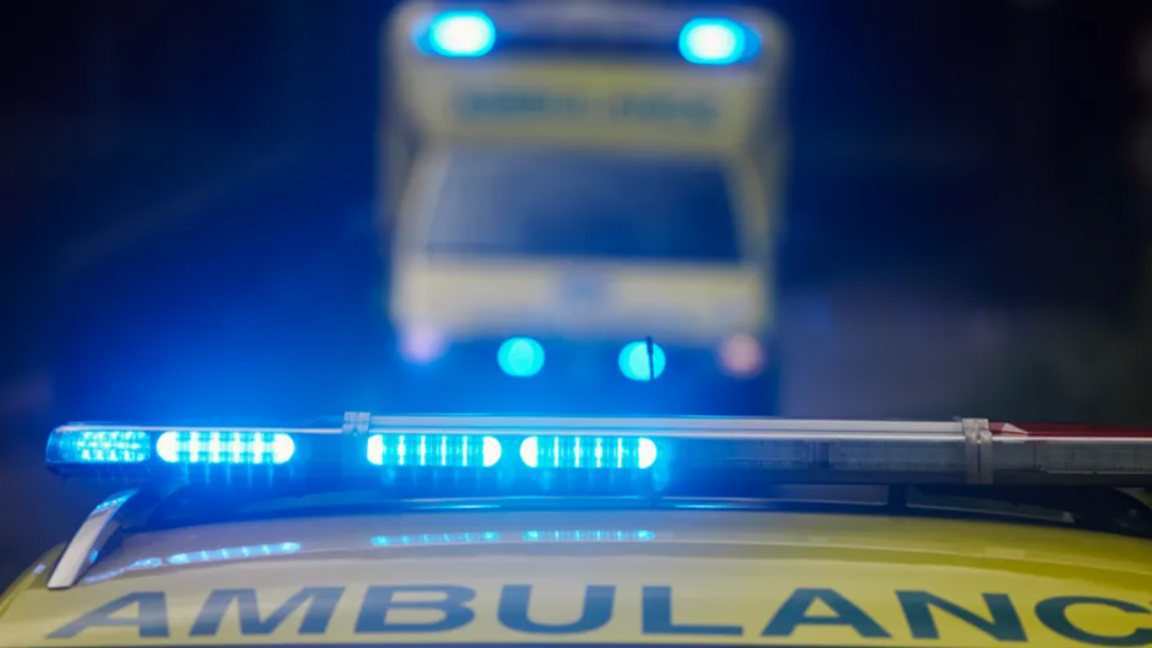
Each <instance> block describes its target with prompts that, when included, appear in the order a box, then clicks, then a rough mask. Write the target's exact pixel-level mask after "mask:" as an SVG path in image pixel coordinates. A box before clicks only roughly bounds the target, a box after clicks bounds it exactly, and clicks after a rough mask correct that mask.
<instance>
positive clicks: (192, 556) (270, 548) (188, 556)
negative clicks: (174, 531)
mask: <svg viewBox="0 0 1152 648" xmlns="http://www.w3.org/2000/svg"><path fill="white" fill-rule="evenodd" d="M297 551H300V545H299V544H296V543H295V542H282V543H280V544H265V545H253V546H250V547H231V548H225V549H214V550H212V551H196V552H192V553H181V554H175V555H173V556H169V557H168V561H167V562H168V564H170V565H190V564H193V563H206V562H221V561H225V560H243V559H245V558H257V557H262V556H276V555H282V554H291V553H296V552H297Z"/></svg>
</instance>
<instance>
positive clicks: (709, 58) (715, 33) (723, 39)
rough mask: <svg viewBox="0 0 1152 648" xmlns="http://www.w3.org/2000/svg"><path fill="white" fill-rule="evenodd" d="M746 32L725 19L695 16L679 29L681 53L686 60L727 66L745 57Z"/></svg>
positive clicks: (741, 27)
mask: <svg viewBox="0 0 1152 648" xmlns="http://www.w3.org/2000/svg"><path fill="white" fill-rule="evenodd" d="M747 50H748V35H747V31H746V30H745V28H744V27H743V26H741V25H740V24H739V23H736V22H733V21H731V20H726V19H724V18H697V19H695V20H692V21H689V22H688V24H687V25H684V28H683V29H682V30H680V54H681V55H683V56H684V60H686V61H688V62H689V63H696V64H699V65H730V64H732V63H735V62H737V61H739V60H740V59H742V58H744V56H745V54H746V53H747Z"/></svg>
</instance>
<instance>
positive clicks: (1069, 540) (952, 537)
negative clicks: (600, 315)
mask: <svg viewBox="0 0 1152 648" xmlns="http://www.w3.org/2000/svg"><path fill="white" fill-rule="evenodd" d="M46 460H47V465H48V468H49V469H50V470H52V471H53V472H55V473H56V474H58V475H59V476H60V477H62V478H65V479H75V480H80V481H85V482H88V483H90V484H91V485H92V486H91V487H100V488H103V489H104V490H105V491H107V492H109V493H111V494H110V495H109V496H108V497H107V499H104V500H103V501H102V502H101V503H99V504H98V505H96V506H95V507H94V508H93V509H92V511H91V513H90V514H89V515H88V517H87V518H86V519H85V520H83V521H82V523H80V524H79V526H78V528H77V530H76V532H75V534H74V535H73V536H72V537H71V539H69V540H67V541H66V542H63V543H62V544H60V545H59V546H57V547H54V548H52V549H50V550H48V551H47V552H46V553H45V554H44V555H43V556H42V557H41V558H40V559H39V560H37V561H35V562H34V563H33V564H32V565H30V566H29V568H28V569H27V571H26V572H25V573H24V574H23V575H21V576H20V577H19V578H18V579H17V580H16V581H15V582H14V583H12V585H11V586H10V587H9V588H8V590H7V591H6V593H5V594H4V595H3V597H2V598H0V648H97V647H116V648H144V647H157V648H158V647H172V646H220V647H228V648H236V647H240V646H277V647H288V646H310V647H315V648H323V647H337V646H339V647H342V648H354V647H360V646H364V647H370V646H371V647H381V646H405V647H410V648H423V647H425V646H427V647H429V648H433V647H439V648H442V647H445V646H448V647H469V648H476V647H492V646H504V647H511V648H517V647H547V646H569V647H571V646H581V647H589V648H592V647H604V648H644V647H664V648H667V647H669V646H790V647H793V648H796V647H800V646H805V647H807V646H821V647H825V646H826V647H841V648H845V647H846V648H856V647H860V648H866V647H877V648H879V647H885V648H898V647H902V648H910V647H915V646H924V647H929V646H931V647H941V646H943V647H947V648H1006V647H1010V646H1015V647H1033V646H1034V647H1036V648H1073V647H1090V646H1148V645H1152V589H1150V587H1149V583H1152V509H1150V503H1149V502H1150V500H1149V497H1148V491H1147V488H1148V486H1149V485H1150V484H1152V431H1147V430H1123V429H1105V428H1092V427H1080V426H1040V425H1037V426H1026V425H1011V424H1002V423H990V422H989V421H987V420H984V419H960V420H955V421H939V422H931V421H927V422H918V421H820V420H787V419H765V418H697V417H689V418H585V417H564V418H538V417H536V418H534V417H499V416H403V417H399V416H373V415H371V414H367V413H350V414H347V415H345V417H344V419H343V421H342V423H334V424H333V425H332V426H331V427H327V428H325V427H320V428H287V429H285V428H267V429H251V428H235V429H219V428H211V429H209V428H188V427H168V426H162V427H145V426H130V425H126V426H111V425H90V424H76V425H67V426H63V427H60V428H57V429H56V430H54V431H53V432H52V433H51V434H50V436H49V439H48V444H47V453H46ZM11 496H13V497H15V496H16V495H15V494H11ZM7 523H9V524H19V523H20V522H19V521H17V520H13V519H9V520H8V521H7Z"/></svg>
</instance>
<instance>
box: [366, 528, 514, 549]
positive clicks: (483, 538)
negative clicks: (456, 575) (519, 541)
mask: <svg viewBox="0 0 1152 648" xmlns="http://www.w3.org/2000/svg"><path fill="white" fill-rule="evenodd" d="M499 541H500V534H499V533H497V532H495V531H484V532H479V533H473V532H468V533H421V534H419V535H399V536H376V537H375V538H372V546H373V547H405V546H411V545H446V544H474V543H483V542H499Z"/></svg>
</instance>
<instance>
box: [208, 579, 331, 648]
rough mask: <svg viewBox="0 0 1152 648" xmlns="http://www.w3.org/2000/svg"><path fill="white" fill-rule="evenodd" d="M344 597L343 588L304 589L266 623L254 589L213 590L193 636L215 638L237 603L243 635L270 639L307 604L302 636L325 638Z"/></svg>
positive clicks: (276, 611) (275, 612)
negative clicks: (263, 636) (231, 608)
mask: <svg viewBox="0 0 1152 648" xmlns="http://www.w3.org/2000/svg"><path fill="white" fill-rule="evenodd" d="M343 594H344V588H343V587H305V588H303V589H301V590H300V591H299V592H297V593H296V594H294V595H293V596H292V597H291V598H289V599H288V600H287V601H285V602H284V604H283V605H281V606H280V607H278V608H276V610H275V611H274V612H272V614H270V615H268V618H267V619H261V618H260V607H259V605H258V604H257V602H256V590H254V589H222V590H212V593H211V594H209V595H208V600H206V601H205V602H204V607H202V608H200V613H199V614H198V615H197V616H196V621H195V622H194V623H193V624H192V631H191V632H190V636H193V637H212V636H215V635H216V633H217V632H219V631H220V624H221V622H223V620H224V615H225V614H226V613H227V612H228V608H229V607H231V605H232V602H233V601H235V602H236V609H237V613H238V614H239V616H240V634H242V635H267V634H272V633H273V632H275V631H276V628H279V627H280V624H282V623H284V620H285V619H287V618H288V617H289V615H291V614H292V613H293V612H295V611H296V610H297V609H299V608H300V607H301V606H303V605H305V604H306V603H307V604H308V607H307V609H306V610H305V612H304V618H302V619H301V620H300V629H299V631H298V632H299V634H302V635H304V634H324V633H325V632H327V630H328V622H329V621H331V620H332V614H333V613H335V611H336V604H337V603H339V602H340V597H341V595H343Z"/></svg>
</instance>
